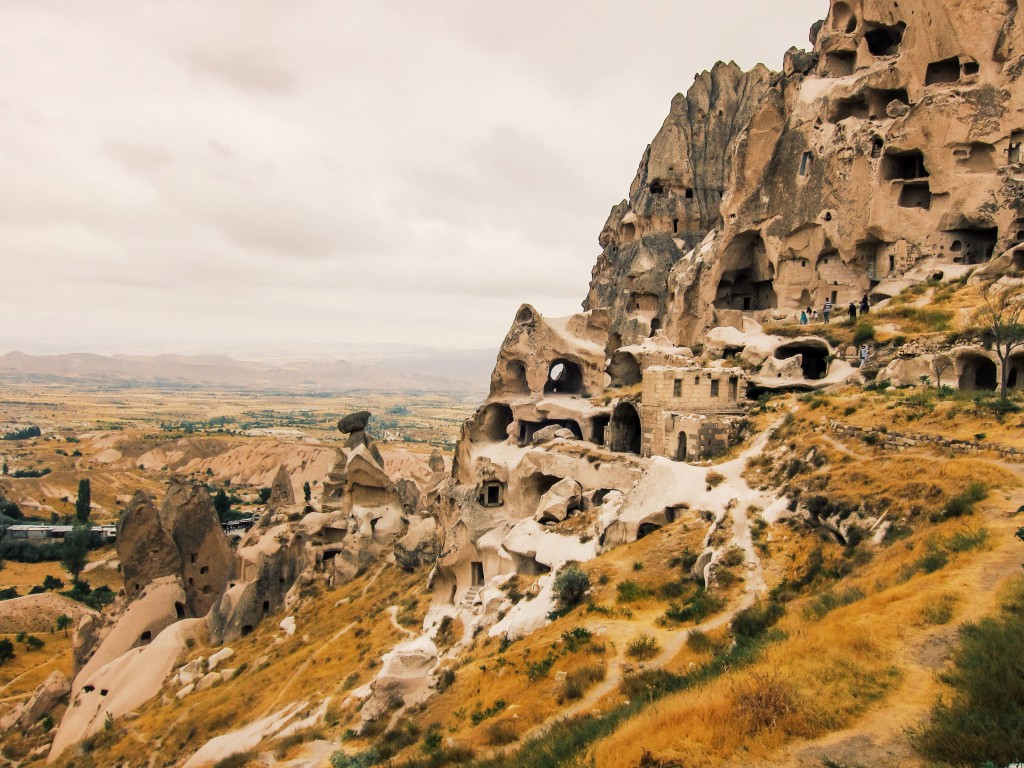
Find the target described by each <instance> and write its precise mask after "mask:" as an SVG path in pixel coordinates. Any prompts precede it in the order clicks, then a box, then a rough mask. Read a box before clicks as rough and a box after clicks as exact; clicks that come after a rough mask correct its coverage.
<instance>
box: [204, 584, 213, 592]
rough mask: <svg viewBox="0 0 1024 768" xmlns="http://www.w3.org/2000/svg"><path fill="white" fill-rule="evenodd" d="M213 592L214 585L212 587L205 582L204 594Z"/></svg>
mask: <svg viewBox="0 0 1024 768" xmlns="http://www.w3.org/2000/svg"><path fill="white" fill-rule="evenodd" d="M211 592H213V587H211V586H210V585H209V584H204V585H203V594H204V595H208V594H210V593H211Z"/></svg>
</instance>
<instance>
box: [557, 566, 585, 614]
mask: <svg viewBox="0 0 1024 768" xmlns="http://www.w3.org/2000/svg"><path fill="white" fill-rule="evenodd" d="M554 587H555V598H556V599H557V600H558V604H559V606H561V607H562V608H572V607H574V606H577V605H579V604H580V601H582V600H583V597H584V595H586V594H587V591H588V590H589V589H590V577H589V576H587V574H585V573H584V572H583V571H581V570H580V567H579V566H578V565H576V563H570V564H569V565H567V566H566V567H565V568H563V569H562V570H561V571H559V572H558V576H556V577H555V585H554Z"/></svg>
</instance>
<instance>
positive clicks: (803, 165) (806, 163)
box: [800, 152, 814, 176]
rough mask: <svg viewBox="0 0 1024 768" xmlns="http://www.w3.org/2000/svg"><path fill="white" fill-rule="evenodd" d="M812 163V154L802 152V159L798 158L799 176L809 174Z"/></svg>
mask: <svg viewBox="0 0 1024 768" xmlns="http://www.w3.org/2000/svg"><path fill="white" fill-rule="evenodd" d="M813 162H814V153H813V152H804V154H803V157H801V158H800V175H801V176H806V175H807V174H808V173H810V172H811V164H812V163H813Z"/></svg>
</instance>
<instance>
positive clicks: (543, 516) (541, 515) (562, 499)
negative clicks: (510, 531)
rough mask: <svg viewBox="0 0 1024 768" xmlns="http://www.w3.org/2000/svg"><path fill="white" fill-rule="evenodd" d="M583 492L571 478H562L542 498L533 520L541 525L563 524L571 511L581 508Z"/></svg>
mask: <svg viewBox="0 0 1024 768" xmlns="http://www.w3.org/2000/svg"><path fill="white" fill-rule="evenodd" d="M582 491H583V489H582V487H581V486H580V484H579V483H577V482H576V481H575V480H573V479H572V478H571V477H564V478H562V479H561V480H559V481H558V482H557V483H555V484H554V485H553V486H551V488H550V489H549V490H548V492H547V493H545V494H544V495H543V496H541V498H540V502H539V503H538V504H537V511H536V512H535V513H534V515H533V519H534V520H536V521H537V522H540V523H544V522H555V523H560V522H562V521H563V520H565V518H567V517H568V516H569V510H570V509H574V508H578V507H579V505H580V502H581V501H582V498H583V497H582Z"/></svg>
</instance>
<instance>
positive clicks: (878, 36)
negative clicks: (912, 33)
mask: <svg viewBox="0 0 1024 768" xmlns="http://www.w3.org/2000/svg"><path fill="white" fill-rule="evenodd" d="M869 26H870V28H869V29H868V31H867V32H865V33H864V40H866V41H867V44H868V50H869V51H870V52H871V55H872V56H895V55H896V54H897V53H899V52H900V46H901V45H902V44H903V34H904V32H906V31H907V25H906V24H904V23H903V22H902V21H900V22H897V23H896V24H892V25H888V24H878V23H875V22H872V23H871V24H870V25H869Z"/></svg>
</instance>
